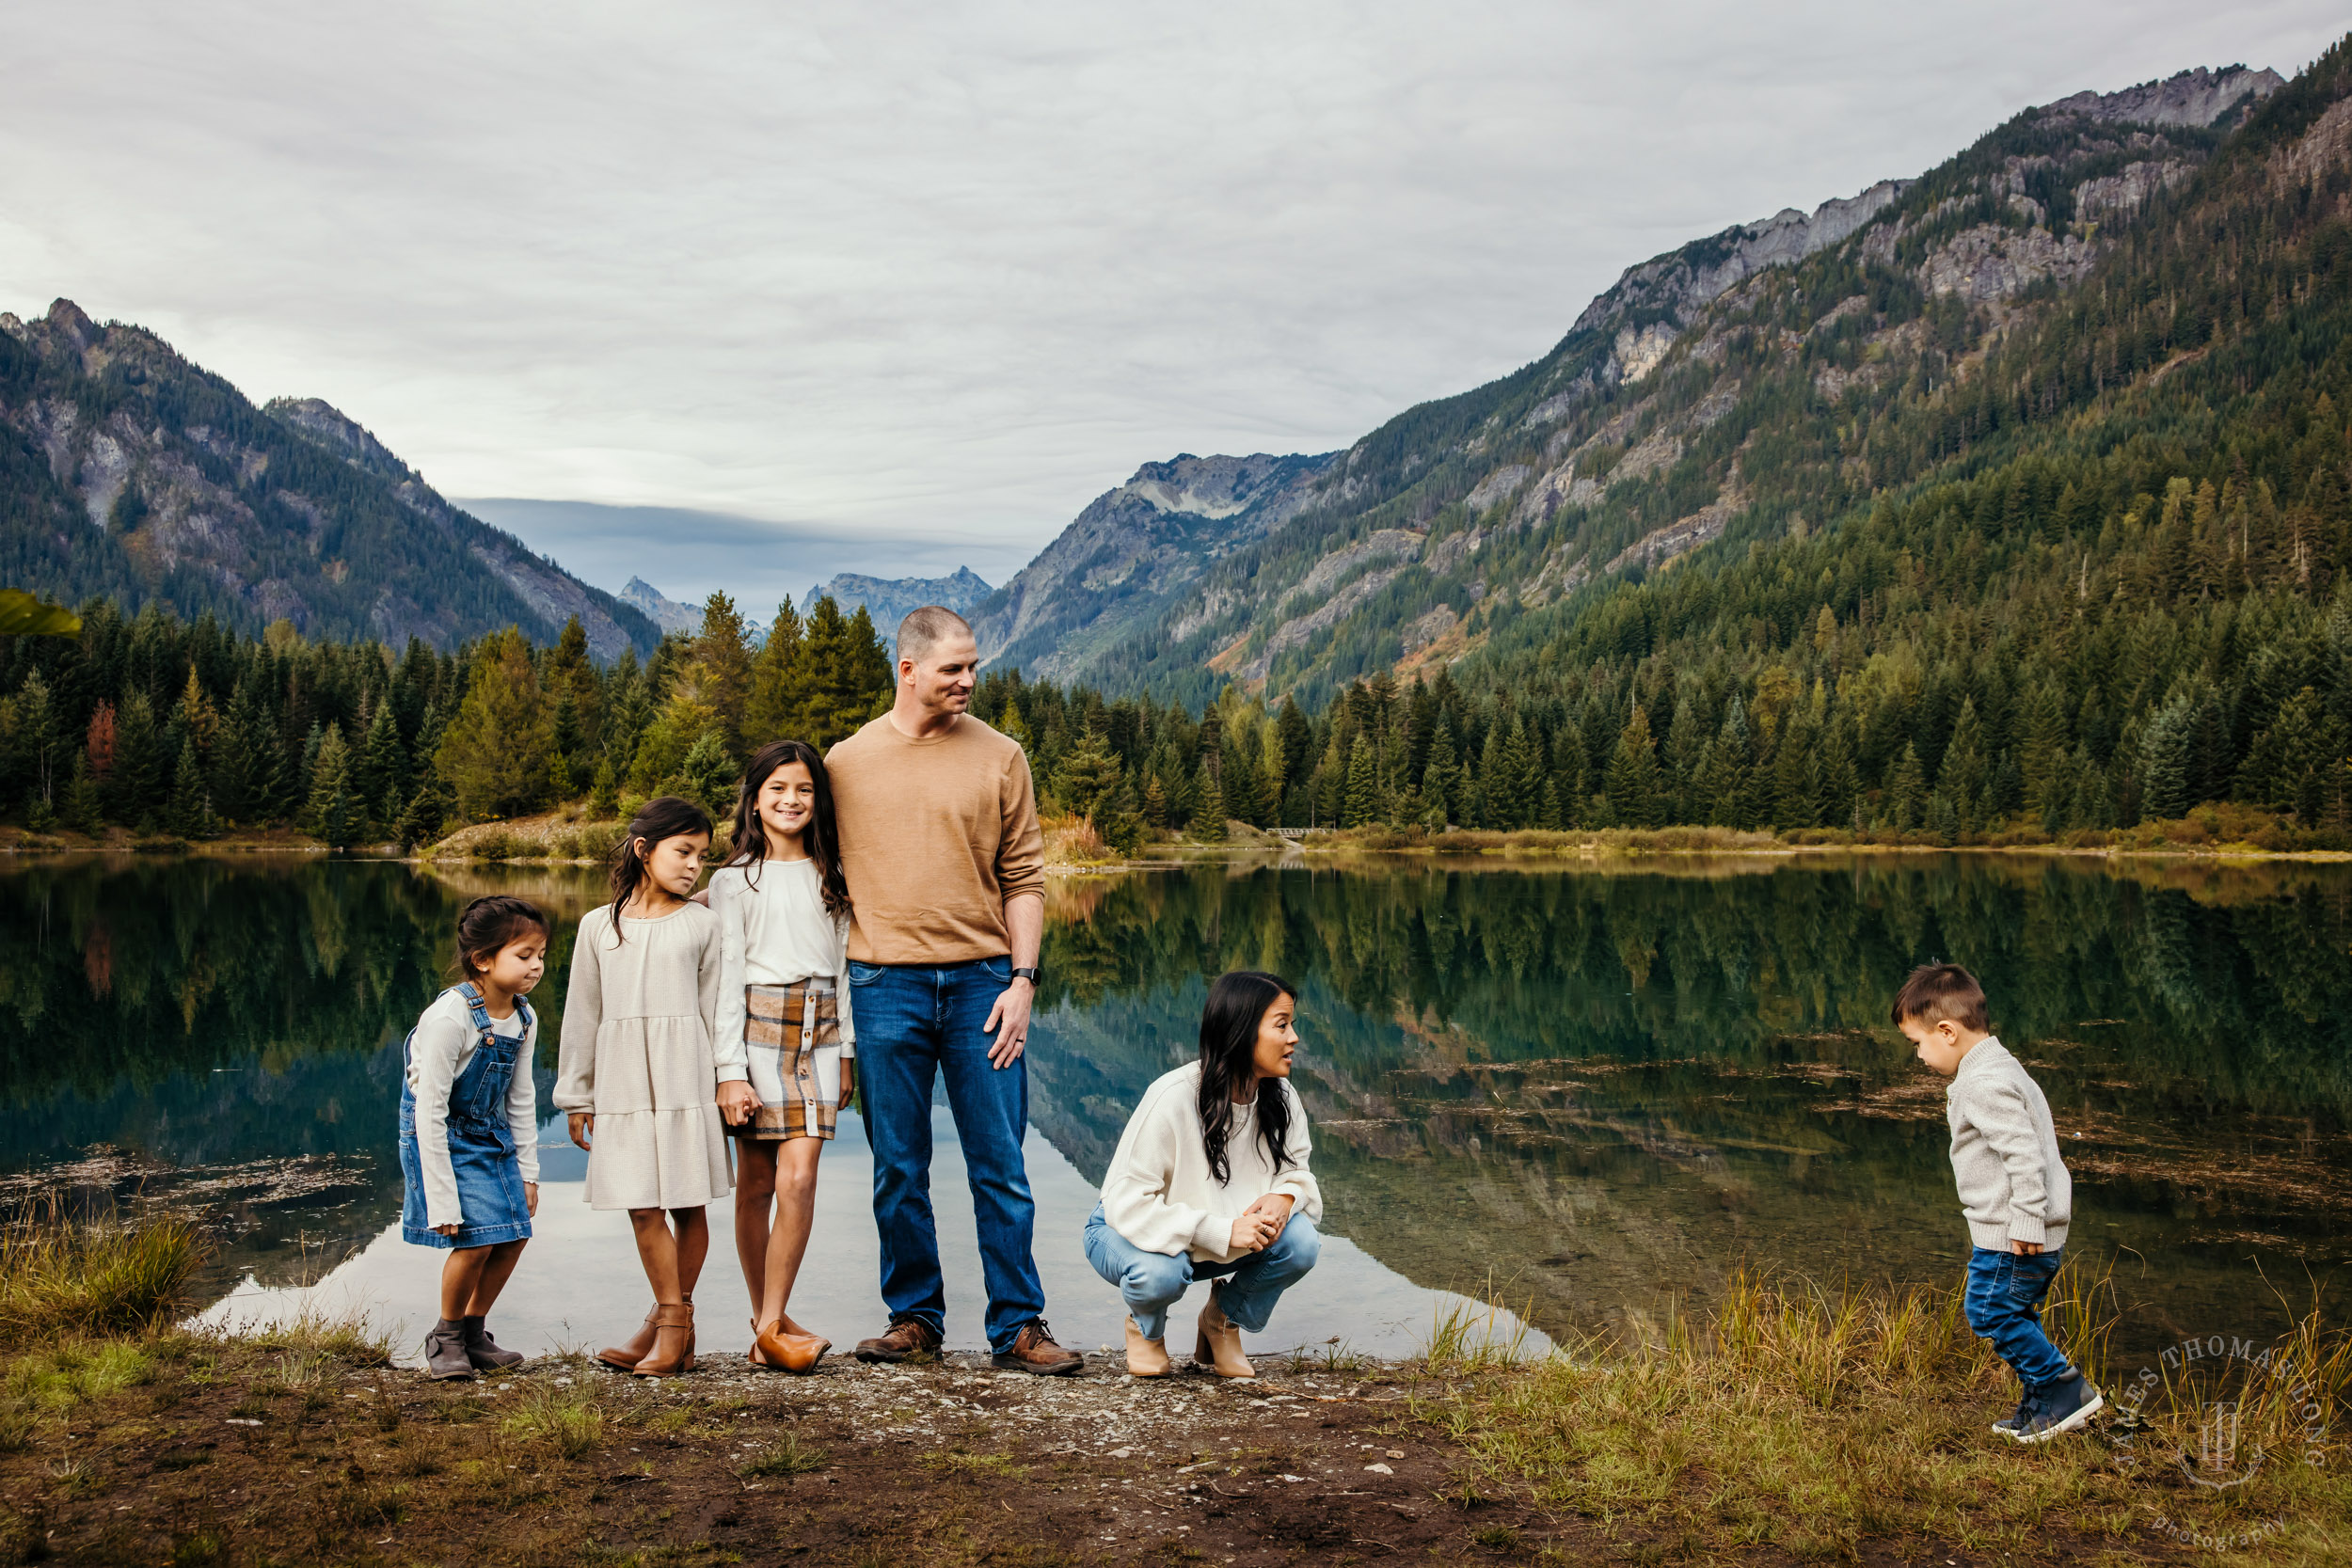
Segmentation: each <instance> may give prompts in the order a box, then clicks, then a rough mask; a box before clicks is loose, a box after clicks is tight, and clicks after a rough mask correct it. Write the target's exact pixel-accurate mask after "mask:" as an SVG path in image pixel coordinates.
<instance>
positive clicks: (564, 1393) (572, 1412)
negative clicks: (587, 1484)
mask: <svg viewBox="0 0 2352 1568" xmlns="http://www.w3.org/2000/svg"><path fill="white" fill-rule="evenodd" d="M499 1427H500V1430H501V1432H503V1433H505V1434H506V1435H507V1436H509V1437H514V1438H518V1439H520V1440H521V1441H523V1442H526V1443H545V1444H546V1445H548V1447H549V1448H552V1449H555V1451H556V1452H558V1453H560V1454H562V1455H563V1456H564V1458H566V1459H578V1458H580V1455H582V1454H584V1453H587V1452H588V1451H590V1450H591V1449H594V1448H595V1447H596V1445H597V1444H598V1443H599V1442H601V1441H603V1439H604V1409H603V1406H601V1405H600V1404H598V1403H597V1402H596V1390H595V1389H594V1388H592V1387H588V1386H582V1385H579V1384H575V1385H573V1386H570V1387H568V1388H559V1387H556V1386H554V1385H552V1384H548V1383H532V1384H530V1385H528V1386H525V1387H524V1389H523V1392H522V1396H521V1397H520V1398H519V1399H517V1400H516V1402H515V1408H514V1409H513V1410H511V1411H510V1412H508V1413H507V1415H506V1417H505V1418H504V1419H502V1420H501V1422H500V1423H499Z"/></svg>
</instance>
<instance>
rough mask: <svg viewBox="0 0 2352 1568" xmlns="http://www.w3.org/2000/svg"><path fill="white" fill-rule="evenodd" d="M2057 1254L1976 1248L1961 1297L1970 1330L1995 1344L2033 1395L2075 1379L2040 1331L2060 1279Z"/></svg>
mask: <svg viewBox="0 0 2352 1568" xmlns="http://www.w3.org/2000/svg"><path fill="white" fill-rule="evenodd" d="M2058 1250H2059V1249H2058V1248H2056V1247H2053V1248H2051V1249H2050V1250H2049V1251H2047V1252H2037V1253H2033V1254H2031V1255H2030V1256H2025V1257H2021V1256H2019V1255H2018V1254H2016V1253H2014V1252H1995V1251H1994V1250H1993V1249H1992V1248H1991V1247H1976V1248H1974V1249H1972V1250H1971V1251H1970V1252H1969V1254H1968V1289H1967V1292H1966V1294H1965V1295H1964V1296H1963V1298H1962V1300H1963V1305H1964V1306H1965V1307H1967V1310H1968V1326H1969V1327H1970V1328H1972V1329H1974V1330H1976V1332H1977V1337H1978V1338H1980V1339H1990V1340H1992V1341H1993V1348H1994V1350H1996V1351H1998V1352H2000V1353H2001V1359H2002V1360H2004V1361H2006V1362H2008V1363H2009V1364H2010V1367H2011V1368H2012V1369H2014V1370H2015V1371H2016V1373H2017V1375H2018V1376H2019V1377H2021V1378H2023V1379H2024V1380H2025V1383H2026V1392H2027V1393H2029V1394H2031V1393H2039V1392H2041V1391H2042V1389H2044V1388H2047V1387H2048V1386H2050V1385H2051V1384H2053V1383H2059V1382H2063V1381H2064V1380H2065V1379H2067V1378H2070V1377H2072V1376H2074V1368H2073V1367H2072V1366H2070V1365H2069V1364H2068V1363H2067V1359H2066V1357H2065V1356H2063V1355H2061V1354H2058V1346H2056V1345H2054V1344H2052V1343H2050V1337H2049V1336H2048V1335H2047V1334H2044V1333H2042V1297H2043V1296H2046V1295H2048V1294H2049V1293H2050V1281H2051V1280H2053V1279H2055V1278H2056V1277H2058Z"/></svg>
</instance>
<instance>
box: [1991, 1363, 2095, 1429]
mask: <svg viewBox="0 0 2352 1568" xmlns="http://www.w3.org/2000/svg"><path fill="white" fill-rule="evenodd" d="M2105 1408H2106V1399H2105V1398H2103V1397H2102V1396H2101V1395H2100V1393H2099V1390H2098V1389H2096V1388H2093V1387H2092V1386H2090V1382H2089V1381H2088V1380H2087V1379H2085V1378H2084V1376H2083V1374H2082V1373H2080V1372H2076V1373H2075V1374H2074V1376H2073V1377H2070V1378H2068V1379H2067V1380H2066V1381H2065V1382H2063V1383H2054V1384H2052V1385H2051V1386H2049V1387H2047V1388H2045V1389H2043V1390H2042V1397H2041V1398H2040V1399H2038V1400H2036V1401H2034V1402H2033V1409H2032V1411H2031V1412H2030V1413H2029V1414H2027V1416H2026V1418H2025V1419H2024V1420H2023V1421H2020V1422H2019V1423H2018V1424H2017V1425H2016V1426H2015V1427H2013V1428H2011V1429H2010V1436H2011V1437H2014V1438H2016V1439H2017V1440H2018V1441H2019V1442H2020V1443H2046V1442H2048V1441H2049V1440H2050V1439H2051V1438H2053V1437H2056V1436H2058V1434H2059V1433H2067V1432H2080V1431H2082V1429H2083V1428H2085V1427H2087V1426H2089V1425H2090V1418H2091V1417H2093V1416H2096V1415H2097V1414H2098V1413H2099V1412H2100V1411H2101V1410H2103V1409H2105Z"/></svg>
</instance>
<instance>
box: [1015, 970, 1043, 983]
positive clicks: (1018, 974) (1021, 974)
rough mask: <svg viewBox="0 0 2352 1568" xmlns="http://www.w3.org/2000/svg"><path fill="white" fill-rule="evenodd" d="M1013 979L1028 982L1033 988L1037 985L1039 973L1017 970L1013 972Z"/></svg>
mask: <svg viewBox="0 0 2352 1568" xmlns="http://www.w3.org/2000/svg"><path fill="white" fill-rule="evenodd" d="M1012 977H1013V978H1014V979H1016V980H1026V981H1028V982H1029V984H1030V985H1032V986H1034V985H1036V984H1037V971H1036V970H1034V969H1016V970H1014V971H1013V972H1012Z"/></svg>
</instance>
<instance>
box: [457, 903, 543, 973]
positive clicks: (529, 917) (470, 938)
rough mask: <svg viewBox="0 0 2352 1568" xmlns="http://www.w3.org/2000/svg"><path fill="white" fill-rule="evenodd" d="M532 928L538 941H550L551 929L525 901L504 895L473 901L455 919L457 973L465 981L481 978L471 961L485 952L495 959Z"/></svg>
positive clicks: (479, 970) (536, 910)
mask: <svg viewBox="0 0 2352 1568" xmlns="http://www.w3.org/2000/svg"><path fill="white" fill-rule="evenodd" d="M534 926H535V927H538V930H539V936H540V938H541V940H543V941H552V940H554V937H555V927H554V926H553V924H551V923H550V922H549V921H548V917H547V916H546V915H545V914H544V913H542V912H541V911H540V909H539V906H538V905H536V904H533V903H532V902H531V901H530V900H529V899H527V898H516V897H515V896H514V895H512V894H505V893H494V894H491V895H489V896H487V897H485V898H477V899H475V900H474V901H473V902H472V903H470V904H469V905H467V906H466V910H465V912H464V913H463V914H460V915H459V916H458V917H457V972H458V973H459V974H463V975H464V976H465V977H466V978H467V979H469V980H479V979H481V978H482V966H481V965H479V964H477V963H475V962H474V959H475V958H478V957H480V956H481V955H482V954H485V953H488V954H491V955H493V956H495V955H496V954H497V953H498V950H499V949H500V948H501V947H504V946H505V945H506V944H507V943H508V942H513V941H514V940H515V939H516V938H517V937H519V936H521V935H522V934H523V932H524V931H525V930H527V929H529V928H531V927H534Z"/></svg>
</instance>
